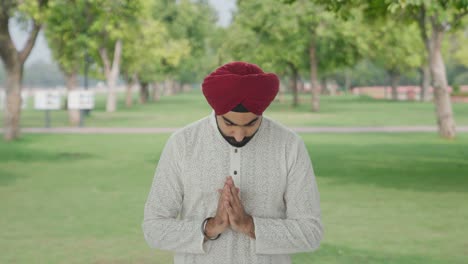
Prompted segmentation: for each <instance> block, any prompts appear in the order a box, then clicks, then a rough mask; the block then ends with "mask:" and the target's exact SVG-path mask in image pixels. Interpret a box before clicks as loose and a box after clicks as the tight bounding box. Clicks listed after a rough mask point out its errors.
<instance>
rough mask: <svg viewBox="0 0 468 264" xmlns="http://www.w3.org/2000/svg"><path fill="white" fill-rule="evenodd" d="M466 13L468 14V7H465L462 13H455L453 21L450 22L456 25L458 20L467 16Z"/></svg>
mask: <svg viewBox="0 0 468 264" xmlns="http://www.w3.org/2000/svg"><path fill="white" fill-rule="evenodd" d="M466 15H468V9H465V10H464V11H463V12H461V13H459V14H457V15H455V17H454V18H453V21H452V23H450V24H452V25H456V24H457V23H458V22H460V20H461V19H462V18H463V17H464V16H466Z"/></svg>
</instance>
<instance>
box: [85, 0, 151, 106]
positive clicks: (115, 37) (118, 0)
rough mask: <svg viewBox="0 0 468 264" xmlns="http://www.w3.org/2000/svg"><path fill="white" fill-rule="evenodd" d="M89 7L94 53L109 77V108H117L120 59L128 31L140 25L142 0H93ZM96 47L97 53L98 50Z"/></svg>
mask: <svg viewBox="0 0 468 264" xmlns="http://www.w3.org/2000/svg"><path fill="white" fill-rule="evenodd" d="M89 3H90V5H89V6H90V9H89V11H88V12H89V14H90V15H89V16H90V18H91V19H90V20H91V23H90V29H89V34H90V36H91V38H90V39H91V40H92V41H90V44H89V45H90V46H91V49H92V50H93V51H94V53H92V55H93V56H94V58H95V60H96V61H98V62H99V64H100V66H101V67H102V69H103V72H104V76H105V78H106V81H107V88H108V95H107V102H106V111H107V112H114V111H116V109H117V96H116V91H115V86H116V83H117V78H118V77H119V74H120V62H121V55H122V49H123V45H124V42H126V40H127V39H126V37H127V36H129V35H128V32H130V31H132V30H133V28H135V27H138V16H139V14H140V13H141V10H142V7H143V5H142V0H115V1H106V0H93V1H89ZM96 51H97V53H96Z"/></svg>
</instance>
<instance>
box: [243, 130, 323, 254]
mask: <svg viewBox="0 0 468 264" xmlns="http://www.w3.org/2000/svg"><path fill="white" fill-rule="evenodd" d="M287 160H288V175H287V187H286V191H285V194H284V197H283V199H284V202H285V205H286V218H285V219H273V218H263V217H256V216H252V217H253V220H254V226H255V236H256V239H255V253H257V254H292V253H297V252H306V251H313V250H315V249H317V248H318V247H319V245H320V241H321V239H322V235H323V227H322V223H321V211H320V199H319V192H318V188H317V183H316V180H315V175H314V171H313V168H312V163H311V161H310V157H309V154H308V152H307V148H306V146H305V144H304V142H303V140H302V139H301V138H299V137H297V140H296V141H295V144H292V148H291V151H290V153H288V157H287Z"/></svg>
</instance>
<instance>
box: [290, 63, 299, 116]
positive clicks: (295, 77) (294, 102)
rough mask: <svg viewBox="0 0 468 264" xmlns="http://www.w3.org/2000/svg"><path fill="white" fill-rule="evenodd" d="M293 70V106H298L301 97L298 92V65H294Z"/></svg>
mask: <svg viewBox="0 0 468 264" xmlns="http://www.w3.org/2000/svg"><path fill="white" fill-rule="evenodd" d="M291 70H292V76H291V79H292V82H291V84H292V92H293V103H292V105H293V107H297V106H298V105H299V97H298V93H297V88H298V87H297V79H298V77H299V76H298V73H297V69H296V67H294V66H292V67H291Z"/></svg>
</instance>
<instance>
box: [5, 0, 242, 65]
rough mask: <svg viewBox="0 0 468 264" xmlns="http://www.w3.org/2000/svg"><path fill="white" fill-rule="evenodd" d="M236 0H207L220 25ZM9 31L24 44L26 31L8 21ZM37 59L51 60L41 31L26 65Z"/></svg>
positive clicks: (14, 40)
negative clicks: (213, 9) (215, 11)
mask: <svg viewBox="0 0 468 264" xmlns="http://www.w3.org/2000/svg"><path fill="white" fill-rule="evenodd" d="M235 1H236V0H209V2H210V3H211V4H212V5H213V7H214V8H215V9H216V10H217V11H218V16H219V20H218V24H219V25H221V26H224V27H225V26H227V25H229V23H230V21H231V14H232V11H233V10H235V5H236V3H235ZM10 32H11V34H12V38H13V42H14V43H15V45H16V47H17V48H18V49H21V48H22V47H23V46H24V43H25V41H26V38H27V36H28V35H27V32H25V31H23V30H21V29H20V28H19V26H18V25H16V24H14V23H10ZM37 61H44V62H48V63H49V62H52V55H51V53H50V50H49V47H48V45H47V41H46V39H45V37H44V34H43V32H42V31H41V32H40V33H39V36H38V38H37V40H36V44H35V45H34V48H33V50H32V51H31V54H30V55H29V57H28V59H27V61H26V65H30V64H31V63H34V62H37Z"/></svg>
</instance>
